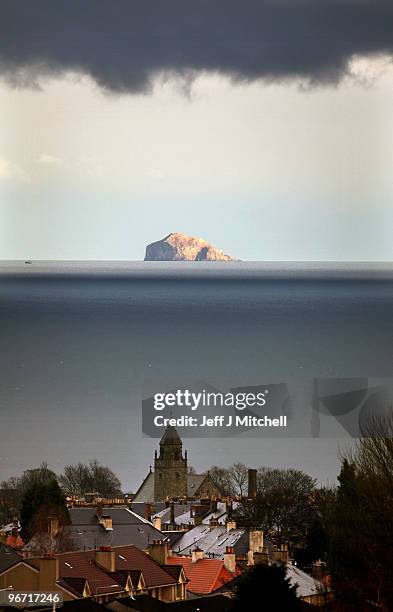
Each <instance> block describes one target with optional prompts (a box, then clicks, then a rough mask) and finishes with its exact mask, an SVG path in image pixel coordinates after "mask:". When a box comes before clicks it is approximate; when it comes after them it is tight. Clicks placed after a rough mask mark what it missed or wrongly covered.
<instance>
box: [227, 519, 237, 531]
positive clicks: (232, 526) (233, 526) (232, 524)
mask: <svg viewBox="0 0 393 612" xmlns="http://www.w3.org/2000/svg"><path fill="white" fill-rule="evenodd" d="M231 529H236V521H234V520H233V519H228V520H227V531H231Z"/></svg>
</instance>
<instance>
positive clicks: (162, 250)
mask: <svg viewBox="0 0 393 612" xmlns="http://www.w3.org/2000/svg"><path fill="white" fill-rule="evenodd" d="M145 261H236V260H235V259H234V258H233V257H230V255H225V253H224V252H223V251H221V249H217V248H216V247H215V246H213V245H212V244H210V243H209V242H206V240H203V239H202V238H195V237H194V236H186V235H185V234H180V233H173V234H169V235H168V236H166V237H165V238H163V239H162V240H158V241H157V242H152V244H149V245H148V246H147V247H146V255H145Z"/></svg>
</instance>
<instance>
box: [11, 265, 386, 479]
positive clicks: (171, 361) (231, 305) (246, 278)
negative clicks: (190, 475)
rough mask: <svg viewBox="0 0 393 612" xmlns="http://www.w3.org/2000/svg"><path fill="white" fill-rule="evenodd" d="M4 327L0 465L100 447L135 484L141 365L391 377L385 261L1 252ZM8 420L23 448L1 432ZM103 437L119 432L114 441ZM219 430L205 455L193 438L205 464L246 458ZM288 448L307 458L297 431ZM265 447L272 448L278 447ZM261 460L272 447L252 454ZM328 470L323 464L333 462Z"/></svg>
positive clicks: (168, 371) (212, 378)
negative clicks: (121, 258) (72, 258)
mask: <svg viewBox="0 0 393 612" xmlns="http://www.w3.org/2000/svg"><path fill="white" fill-rule="evenodd" d="M0 337H1V355H0V359H1V363H0V368H1V373H2V375H1V376H2V377H1V385H0V409H1V412H2V430H3V434H4V435H3V438H2V440H1V439H0V443H2V444H3V452H2V453H1V452H0V455H2V456H3V468H4V472H5V473H6V474H7V475H10V474H11V473H12V472H13V471H15V470H16V469H17V467H18V469H19V468H20V467H21V465H23V466H24V467H26V466H27V464H29V463H30V464H33V463H34V462H35V461H38V460H39V459H42V458H47V459H49V461H52V463H54V464H57V465H58V466H61V465H63V464H64V463H66V462H67V461H70V460H72V458H74V457H76V456H77V458H82V456H83V457H85V456H86V455H88V454H89V455H91V454H94V455H96V456H97V455H99V456H100V457H101V456H104V457H109V459H108V461H109V460H110V459H111V461H110V463H112V464H113V461H115V457H117V459H116V462H117V464H119V466H120V467H118V469H119V471H120V473H121V474H122V475H123V479H124V480H126V482H127V484H128V486H130V487H132V486H133V485H134V479H133V477H131V476H130V477H129V476H128V475H127V476H125V474H129V471H127V470H128V467H126V464H127V462H128V461H129V457H128V455H127V453H128V452H129V447H128V446H127V445H128V444H129V443H131V441H134V443H135V452H137V453H139V452H142V451H141V450H140V449H141V448H142V446H141V445H140V443H139V442H138V441H137V439H139V438H141V428H140V418H139V415H140V400H141V394H142V387H143V384H144V381H145V380H146V379H148V378H155V377H156V378H161V379H167V380H168V381H169V380H170V381H175V380H176V378H177V377H181V378H182V380H187V379H189V380H193V381H195V380H200V381H203V382H204V383H206V384H211V385H213V386H216V387H217V386H218V387H220V388H223V387H225V386H236V385H256V384H260V383H266V382H267V381H270V382H274V381H284V382H285V381H286V380H289V379H296V378H303V379H312V378H315V377H319V378H325V377H328V378H346V377H347V378H351V377H353V378H357V377H359V378H362V377H366V378H368V377H377V378H378V377H391V376H392V370H393V266H392V265H391V264H366V263H353V264H330V263H326V264H320V263H307V264H305V263H291V264H286V263H269V264H261V263H242V262H236V263H208V262H198V263H184V262H171V263H158V262H157V263H156V262H137V263H133V262H131V263H129V262H122V263H119V262H99V263H98V262H84V263H83V262H35V261H34V262H32V263H31V264H28V263H24V262H3V263H2V264H1V266H0ZM133 414H134V415H135V416H134V417H132V418H133V419H134V420H133V421H132V418H131V420H130V418H129V417H130V415H131V416H132V415H133ZM70 420H71V421H73V426H72V427H71V425H70ZM15 427H16V428H17V431H18V430H19V436H18V440H19V441H18V445H19V446H18V448H15V446H12V445H11V443H10V441H9V436H8V435H7V434H6V433H5V432H6V431H7V429H8V430H12V431H15V429H14V428H15ZM127 427H128V430H127ZM45 429H46V430H47V431H50V432H51V436H50V438H49V439H45V437H44V433H43V432H44V431H45ZM70 432H73V433H72V434H71V433H70ZM29 434H30V435H29ZM31 436H33V439H32V437H31ZM34 436H35V437H34ZM64 436H66V437H67V436H68V443H67V441H66V440H65V439H64ZM111 437H112V438H113V439H114V440H116V441H117V442H116V444H113V443H112V450H111V451H110V450H109V449H108V448H106V442H107V441H108V440H111V439H112V438H111ZM286 442H287V441H286ZM145 444H146V441H145ZM220 444H221V443H220ZM222 444H223V443H222ZM222 444H221V446H220V445H218V444H217V446H216V447H215V448H210V450H209V449H207V450H206V453H207V455H208V457H207V458H204V457H203V454H204V453H203V452H201V450H200V447H197V446H195V444H194V446H193V447H192V448H194V455H195V456H196V457H199V463H202V464H203V463H204V465H202V466H201V467H208V465H209V463H219V460H220V458H221V462H222V461H223V457H226V456H228V459H231V458H233V459H242V458H243V460H246V459H245V457H239V454H240V455H241V454H242V452H243V451H242V450H241V448H242V447H236V448H237V449H238V450H237V451H236V453H237V454H236V456H233V457H232V456H231V452H230V451H228V447H226V448H227V450H225V448H224V447H223V446H222ZM247 444H248V443H247ZM154 445H155V442H154V441H153V442H152V441H150V446H151V448H152V449H153V448H154ZM150 446H149V448H150ZM336 446H337V445H335V446H334V449H333V450H334V455H336V450H337V448H336ZM38 447H39V450H37V448H38ZM115 447H117V450H116V448H115ZM146 448H147V447H146V446H143V449H146ZM258 448H259V447H257V446H256V447H255V449H254V450H255V453H258V452H259V451H258ZM265 448H268V447H267V446H266V447H265ZM269 448H270V447H269ZM275 448H276V447H275ZM277 448H278V447H277ZM285 448H288V449H289V447H285V446H284V447H283V449H284V451H285ZM319 448H320V451H321V453H322V455H323V449H322V446H320V447H319ZM4 449H6V450H4ZM82 449H83V450H82ZM143 452H145V451H143ZM148 452H149V457H147V458H144V460H143V462H142V463H143V466H144V467H143V468H142V467H139V468H137V467H135V465H133V466H132V470H134V472H135V470H136V472H135V473H136V474H137V476H138V478H139V474H140V473H142V472H143V471H145V467H146V466H147V465H148V463H149V461H150V462H151V457H150V450H149V451H148ZM152 452H153V451H152ZM245 452H246V451H245V450H244V453H245ZM250 452H251V451H250ZM288 452H289V454H291V455H292V459H293V463H295V464H296V465H298V466H301V467H305V466H304V465H303V464H302V460H301V458H300V455H301V452H303V451H300V449H297V450H296V449H295V447H294V446H293V445H292V446H291V447H290V451H288ZM304 452H307V451H306V450H305V451H304ZM313 452H315V453H317V452H319V451H317V450H316V448H315V449H314V451H313ZM332 452H333V451H332V450H331V448H330V450H329V453H330V454H329V457H330V459H331V460H332ZM111 453H112V454H111ZM272 453H273V454H272ZM294 453H295V455H296V453H297V455H296V456H295V455H294ZM284 454H285V452H284ZM281 455H282V452H280V457H281ZM5 456H6V457H7V460H6V462H4V457H5ZM269 456H270V460H271V462H275V463H276V464H277V463H279V462H280V461H279V458H278V455H277V457H276V456H275V455H274V449H273V447H272V450H270V451H269ZM273 456H274V461H273ZM21 457H22V458H23V459H21ZM318 460H319V462H320V463H319V464H318ZM326 460H327V459H326ZM138 461H139V460H138ZM247 461H248V462H250V458H249V457H248V459H247ZM258 461H259V463H258V464H261V463H264V464H266V463H268V462H269V457H265V456H264V457H263V458H262V457H259V455H258V454H257V455H256V457H255V460H253V463H254V464H257V462H258ZM285 461H286V463H285V462H284V464H285V465H287V464H288V462H290V461H291V458H290V457H286V459H285ZM325 463H326V462H325ZM11 464H12V465H11ZM306 464H307V465H306V467H307V466H309V468H310V471H312V470H313V469H314V467H315V466H318V467H315V469H314V473H316V474H317V475H318V476H320V477H321V478H323V470H324V467H323V464H324V460H323V457H322V459H321V458H319V459H318V457H317V456H316V455H315V457H314V459H313V457H312V456H309V457H308V459H307V461H306ZM59 469H60V467H59ZM138 469H139V470H140V472H139V471H138ZM334 469H335V468H334ZM132 470H131V472H132ZM326 470H327V475H328V476H329V477H331V476H332V472H333V467H332V466H330V467H329V468H326ZM0 477H1V474H0Z"/></svg>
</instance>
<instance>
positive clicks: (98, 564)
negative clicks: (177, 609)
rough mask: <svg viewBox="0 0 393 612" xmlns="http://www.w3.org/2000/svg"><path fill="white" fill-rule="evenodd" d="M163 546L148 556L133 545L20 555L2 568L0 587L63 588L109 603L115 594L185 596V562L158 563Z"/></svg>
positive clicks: (69, 594)
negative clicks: (175, 563)
mask: <svg viewBox="0 0 393 612" xmlns="http://www.w3.org/2000/svg"><path fill="white" fill-rule="evenodd" d="M161 550H162V548H161V545H160V544H158V543H157V542H156V543H153V544H152V545H151V546H150V548H149V554H146V553H144V552H142V551H141V550H139V549H138V548H136V547H135V546H118V547H113V548H112V547H106V546H102V547H101V548H99V549H97V550H86V551H77V552H67V553H58V554H54V553H49V554H45V555H42V556H40V557H34V558H22V557H21V556H19V555H18V556H17V558H14V559H13V560H12V564H7V566H6V567H5V568H4V569H3V570H2V571H1V572H0V589H2V588H7V587H9V586H10V585H12V587H13V588H14V590H40V591H60V592H61V593H62V594H63V597H64V599H65V600H70V599H80V598H83V597H87V598H93V599H94V600H96V601H98V602H105V601H108V600H111V599H114V598H117V597H125V596H129V597H130V596H133V597H134V596H138V595H142V594H147V595H149V596H151V597H155V598H157V599H159V600H161V601H166V602H172V601H177V600H182V599H184V598H185V595H186V587H185V585H186V582H187V579H186V577H185V574H184V571H183V569H182V567H181V566H179V567H178V568H176V567H174V566H171V567H170V569H169V571H166V568H165V567H163V564H161V563H160V561H161V560H162V554H161Z"/></svg>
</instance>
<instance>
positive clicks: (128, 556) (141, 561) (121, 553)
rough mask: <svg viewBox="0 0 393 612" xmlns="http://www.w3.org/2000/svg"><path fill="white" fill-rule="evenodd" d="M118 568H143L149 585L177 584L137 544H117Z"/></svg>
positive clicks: (142, 570)
mask: <svg viewBox="0 0 393 612" xmlns="http://www.w3.org/2000/svg"><path fill="white" fill-rule="evenodd" d="M114 550H115V551H116V570H141V572H142V574H143V578H144V579H145V582H146V586H147V587H155V586H160V585H164V584H175V583H176V580H174V579H173V578H172V576H170V575H169V574H167V572H166V571H165V570H163V569H162V567H160V565H158V563H155V561H153V560H152V559H151V558H150V557H149V556H148V555H147V554H146V553H144V552H142V551H141V550H139V549H138V548H136V547H135V546H116V548H114Z"/></svg>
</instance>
